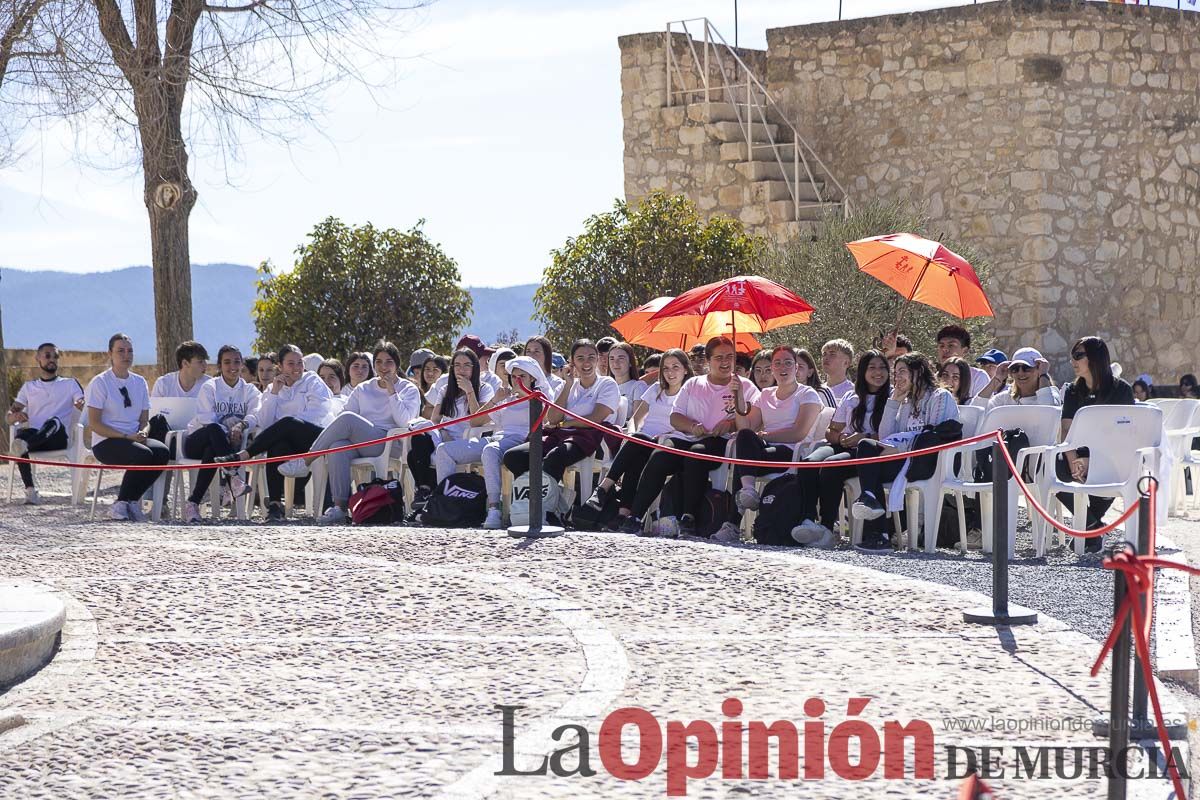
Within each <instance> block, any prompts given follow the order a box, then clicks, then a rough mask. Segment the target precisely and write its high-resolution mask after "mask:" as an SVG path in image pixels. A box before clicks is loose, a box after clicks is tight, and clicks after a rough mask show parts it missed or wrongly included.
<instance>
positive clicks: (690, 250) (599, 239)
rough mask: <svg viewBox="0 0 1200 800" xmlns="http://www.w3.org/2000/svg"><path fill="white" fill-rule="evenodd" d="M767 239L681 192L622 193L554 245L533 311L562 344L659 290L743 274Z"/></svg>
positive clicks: (675, 290)
mask: <svg viewBox="0 0 1200 800" xmlns="http://www.w3.org/2000/svg"><path fill="white" fill-rule="evenodd" d="M762 248H763V242H762V241H761V240H759V239H757V238H755V237H753V236H751V235H749V234H747V233H746V232H745V230H744V229H743V228H742V224H741V223H740V222H738V221H737V220H733V219H729V218H728V217H713V218H712V219H710V220H708V221H707V222H706V221H705V220H704V219H703V218H701V216H700V213H699V211H698V210H697V209H696V206H695V204H694V203H692V202H691V201H690V200H689V199H688V198H686V197H683V196H681V195H668V194H663V193H655V194H651V195H649V196H648V197H646V198H645V199H643V200H642V201H641V202H640V203H639V204H637V205H636V206H630V205H629V204H628V203H626V202H625V201H623V200H617V201H616V202H615V203H614V204H613V210H612V211H610V212H608V213H607V214H597V215H596V216H593V217H591V218H589V219H588V220H587V222H585V223H584V232H583V233H582V234H580V235H579V236H577V237H573V238H570V239H568V240H567V241H566V244H564V245H563V246H562V247H560V248H558V249H557V250H554V251H552V256H553V261H552V263H551V264H550V266H549V267H547V268H546V270H545V272H544V273H543V275H542V285H541V286H540V287H539V288H538V290H537V293H536V294H535V295H534V308H535V310H534V316H535V317H536V318H537V319H539V320H541V321H542V322H543V323H545V325H546V335H547V336H549V337H550V339H551V341H553V342H555V343H556V345H557V346H559V347H565V346H566V344H567V343H569V342H570V341H571V340H573V339H577V338H579V337H582V336H588V337H598V336H607V335H611V334H612V329H611V328H610V327H609V323H610V322H612V321H613V320H614V319H616V318H617V317H619V316H621V315H622V314H624V313H625V312H627V311H629V310H630V309H632V308H634V307H636V306H639V305H641V304H643V303H645V302H648V301H650V300H653V299H654V298H656V297H662V296H664V295H670V296H674V295H678V294H680V293H681V292H683V291H686V290H687V289H691V288H693V287H696V286H700V285H702V284H705V283H712V282H713V281H716V280H720V279H722V278H728V277H732V276H734V275H738V274H741V273H743V272H745V271H746V269H747V268H748V267H749V266H750V265H752V264H753V263H754V262H755V259H756V258H757V257H758V255H759V253H760V251H761V250H762Z"/></svg>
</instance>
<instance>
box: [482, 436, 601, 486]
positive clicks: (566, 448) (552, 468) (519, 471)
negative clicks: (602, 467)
mask: <svg viewBox="0 0 1200 800" xmlns="http://www.w3.org/2000/svg"><path fill="white" fill-rule="evenodd" d="M543 444H544V443H543ZM595 452H596V450H595V448H591V449H588V448H587V447H585V446H584V445H583V444H581V443H580V442H577V441H574V440H572V439H564V440H562V441H560V442H559V443H558V444H556V445H554V446H553V447H550V448H548V449H547V450H546V452H545V453H543V454H542V472H544V473H546V474H547V475H549V476H550V477H552V478H554V480H556V481H558V482H559V483H562V479H563V473H565V472H566V471H567V467H569V466H571V465H572V464H578V463H579V462H580V461H583V460H584V459H585V458H587V457H588V456H590V455H592V454H593V453H595ZM504 466H505V467H507V468H508V471H509V472H511V473H512V474H513V477H514V478H519V477H521V476H522V475H524V474H525V473H526V472H529V442H525V443H524V444H519V445H517V446H516V447H513V448H510V449H509V450H508V452H506V453H505V454H504ZM586 499H587V498H586V497H585V498H584V500H586Z"/></svg>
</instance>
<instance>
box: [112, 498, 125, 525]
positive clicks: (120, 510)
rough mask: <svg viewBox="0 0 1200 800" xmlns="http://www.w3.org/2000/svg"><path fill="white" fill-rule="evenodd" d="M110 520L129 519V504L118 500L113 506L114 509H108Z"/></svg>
mask: <svg viewBox="0 0 1200 800" xmlns="http://www.w3.org/2000/svg"><path fill="white" fill-rule="evenodd" d="M108 518H109V519H124V520H127V519H129V503H127V502H125V501H124V500H118V501H116V502H115V503H113V504H112V508H110V509H108Z"/></svg>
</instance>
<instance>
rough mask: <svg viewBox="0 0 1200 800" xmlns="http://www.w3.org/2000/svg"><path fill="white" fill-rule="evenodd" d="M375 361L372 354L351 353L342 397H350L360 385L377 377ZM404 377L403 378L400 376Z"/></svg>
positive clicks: (347, 363) (347, 361)
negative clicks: (373, 366) (374, 368)
mask: <svg viewBox="0 0 1200 800" xmlns="http://www.w3.org/2000/svg"><path fill="white" fill-rule="evenodd" d="M374 361H375V358H374V356H373V355H372V354H371V353H351V354H350V357H349V358H347V359H346V385H345V386H343V387H342V396H343V397H349V396H350V393H351V392H353V391H354V390H355V389H357V388H358V385H359V384H360V383H363V382H364V381H369V380H371V379H372V378H374V377H375V370H373V369H372V368H371V364H372V363H373V362H374ZM400 377H403V376H400Z"/></svg>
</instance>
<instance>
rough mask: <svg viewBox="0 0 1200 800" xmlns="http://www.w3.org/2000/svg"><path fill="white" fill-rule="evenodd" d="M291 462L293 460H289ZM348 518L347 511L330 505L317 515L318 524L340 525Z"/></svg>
mask: <svg viewBox="0 0 1200 800" xmlns="http://www.w3.org/2000/svg"><path fill="white" fill-rule="evenodd" d="M289 463H291V462H289ZM347 519H348V517H347V516H346V512H345V511H343V510H342V509H341V507H339V506H330V507H329V510H328V511H326V512H325V513H324V514H322V515H321V516H319V517H317V524H318V525H340V524H342V523H343V522H345V521H346V520H347Z"/></svg>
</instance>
